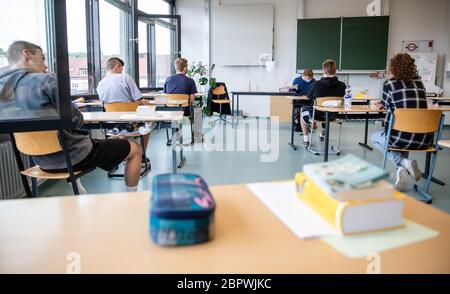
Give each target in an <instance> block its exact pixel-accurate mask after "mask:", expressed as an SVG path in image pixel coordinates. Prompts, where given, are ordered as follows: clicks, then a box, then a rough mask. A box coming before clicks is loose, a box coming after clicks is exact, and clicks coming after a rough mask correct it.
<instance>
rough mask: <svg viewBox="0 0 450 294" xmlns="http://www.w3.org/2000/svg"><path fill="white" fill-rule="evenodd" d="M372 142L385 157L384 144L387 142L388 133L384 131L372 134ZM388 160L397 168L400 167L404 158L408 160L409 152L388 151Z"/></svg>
mask: <svg viewBox="0 0 450 294" xmlns="http://www.w3.org/2000/svg"><path fill="white" fill-rule="evenodd" d="M370 140H371V141H372V145H373V146H374V147H375V148H376V149H378V150H379V151H380V152H381V153H382V154H383V155H384V144H385V142H386V140H387V138H386V133H385V132H384V131H378V132H375V133H372V134H371V135H370ZM387 158H388V159H389V160H390V161H392V163H393V164H394V166H395V167H396V168H397V167H399V166H400V163H401V162H402V159H403V158H408V152H398V151H388V153H387Z"/></svg>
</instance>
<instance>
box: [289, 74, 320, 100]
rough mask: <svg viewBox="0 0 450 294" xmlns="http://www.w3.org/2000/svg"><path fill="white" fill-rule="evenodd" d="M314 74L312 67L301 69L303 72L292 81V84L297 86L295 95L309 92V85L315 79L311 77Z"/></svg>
mask: <svg viewBox="0 0 450 294" xmlns="http://www.w3.org/2000/svg"><path fill="white" fill-rule="evenodd" d="M313 76H314V74H313V71H312V69H310V68H307V69H305V70H304V71H303V74H302V76H301V77H296V78H295V79H294V81H293V82H292V85H294V86H295V85H296V86H297V90H296V91H295V92H296V93H297V95H299V96H304V95H306V94H307V93H308V92H309V89H311V86H312V85H313V84H314V82H315V81H316V80H315V79H314V78H313Z"/></svg>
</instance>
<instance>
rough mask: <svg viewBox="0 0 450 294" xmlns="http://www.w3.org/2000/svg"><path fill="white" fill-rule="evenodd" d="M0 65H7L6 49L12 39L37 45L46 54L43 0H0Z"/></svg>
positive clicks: (47, 58) (48, 57)
mask: <svg viewBox="0 0 450 294" xmlns="http://www.w3.org/2000/svg"><path fill="white" fill-rule="evenodd" d="M0 7H1V10H2V11H1V17H0V67H4V66H7V65H8V62H7V61H6V54H5V53H6V50H8V47H9V45H10V44H11V43H12V42H13V41H18V40H24V41H28V42H31V43H34V44H36V45H39V46H40V47H41V48H42V50H44V54H45V55H46V56H45V58H46V60H47V62H48V61H51V58H50V56H49V55H48V50H47V49H48V48H47V34H46V23H45V1H44V0H14V1H10V0H0Z"/></svg>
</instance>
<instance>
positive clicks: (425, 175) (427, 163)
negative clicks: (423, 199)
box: [422, 152, 445, 186]
mask: <svg viewBox="0 0 450 294" xmlns="http://www.w3.org/2000/svg"><path fill="white" fill-rule="evenodd" d="M430 164H431V153H430V152H427V155H426V158H425V171H424V173H423V174H422V178H424V179H427V178H428V174H429V173H430ZM431 181H432V182H435V183H436V184H438V185H441V186H445V183H444V182H443V181H441V180H439V179H437V178H435V177H431Z"/></svg>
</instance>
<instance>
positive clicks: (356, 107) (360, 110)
mask: <svg viewBox="0 0 450 294" xmlns="http://www.w3.org/2000/svg"><path fill="white" fill-rule="evenodd" d="M314 107H315V109H316V110H318V111H323V112H325V144H324V152H323V161H328V145H329V143H330V113H347V114H352V113H354V114H357V113H365V114H366V124H365V129H364V142H359V143H358V144H359V145H360V146H362V147H364V148H367V149H369V150H373V149H372V147H370V146H369V145H368V144H367V137H368V133H369V117H368V115H369V113H380V112H386V110H384V109H383V110H380V109H377V108H372V107H370V106H363V105H361V106H359V105H353V106H352V107H351V108H348V109H346V108H344V107H317V106H314Z"/></svg>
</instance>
